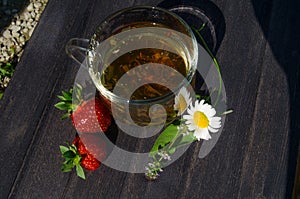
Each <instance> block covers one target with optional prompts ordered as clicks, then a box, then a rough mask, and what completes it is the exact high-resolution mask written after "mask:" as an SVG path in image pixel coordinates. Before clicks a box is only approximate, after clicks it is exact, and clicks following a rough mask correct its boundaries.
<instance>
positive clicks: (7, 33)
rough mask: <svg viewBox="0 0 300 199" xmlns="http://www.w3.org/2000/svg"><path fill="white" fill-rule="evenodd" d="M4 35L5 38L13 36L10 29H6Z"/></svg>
mask: <svg viewBox="0 0 300 199" xmlns="http://www.w3.org/2000/svg"><path fill="white" fill-rule="evenodd" d="M3 37H5V38H11V34H10V32H9V31H8V30H5V31H4V32H3Z"/></svg>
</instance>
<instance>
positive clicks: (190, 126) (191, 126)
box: [188, 125, 196, 131]
mask: <svg viewBox="0 0 300 199" xmlns="http://www.w3.org/2000/svg"><path fill="white" fill-rule="evenodd" d="M195 129H196V128H195V126H194V125H189V126H188V130H189V131H194V130H195Z"/></svg>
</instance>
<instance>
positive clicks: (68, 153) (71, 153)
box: [63, 150, 76, 160]
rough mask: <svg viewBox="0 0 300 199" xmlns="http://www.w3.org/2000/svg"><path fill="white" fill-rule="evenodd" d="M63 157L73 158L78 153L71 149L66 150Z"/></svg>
mask: <svg viewBox="0 0 300 199" xmlns="http://www.w3.org/2000/svg"><path fill="white" fill-rule="evenodd" d="M63 157H64V158H66V159H67V160H69V159H73V158H75V157H76V153H74V152H73V151H71V150H68V151H66V152H64V153H63Z"/></svg>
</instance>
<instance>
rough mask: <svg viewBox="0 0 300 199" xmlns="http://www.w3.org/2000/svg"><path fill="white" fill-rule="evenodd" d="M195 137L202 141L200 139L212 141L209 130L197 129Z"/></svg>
mask: <svg viewBox="0 0 300 199" xmlns="http://www.w3.org/2000/svg"><path fill="white" fill-rule="evenodd" d="M194 136H195V137H196V138H197V139H198V140H200V139H203V140H209V139H211V136H210V134H209V132H208V129H207V128H197V129H196V130H195V132H194Z"/></svg>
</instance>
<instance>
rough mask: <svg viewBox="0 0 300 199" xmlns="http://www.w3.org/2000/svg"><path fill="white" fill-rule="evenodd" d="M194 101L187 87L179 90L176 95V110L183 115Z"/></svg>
mask: <svg viewBox="0 0 300 199" xmlns="http://www.w3.org/2000/svg"><path fill="white" fill-rule="evenodd" d="M191 102H192V98H191V97H190V93H189V92H188V91H187V89H186V88H185V87H183V88H181V89H180V90H179V93H178V94H177V95H176V97H175V104H174V110H175V111H178V113H177V115H178V116H179V115H181V114H182V113H184V111H185V110H186V109H187V107H188V106H189V104H190V103H191Z"/></svg>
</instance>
